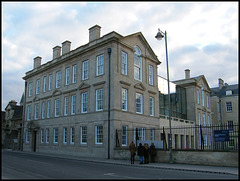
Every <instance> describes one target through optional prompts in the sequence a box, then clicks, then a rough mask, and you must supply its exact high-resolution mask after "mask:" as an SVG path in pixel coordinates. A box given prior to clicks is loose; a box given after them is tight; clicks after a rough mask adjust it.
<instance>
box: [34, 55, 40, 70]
mask: <svg viewBox="0 0 240 181" xmlns="http://www.w3.org/2000/svg"><path fill="white" fill-rule="evenodd" d="M33 60H34V63H33V68H34V69H35V68H37V67H40V66H41V60H42V57H39V56H37V57H35V58H34V59H33Z"/></svg>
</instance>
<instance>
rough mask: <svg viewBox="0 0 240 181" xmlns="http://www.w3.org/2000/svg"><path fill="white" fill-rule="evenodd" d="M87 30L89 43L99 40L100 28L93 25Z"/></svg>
mask: <svg viewBox="0 0 240 181" xmlns="http://www.w3.org/2000/svg"><path fill="white" fill-rule="evenodd" d="M88 30H89V42H91V41H93V40H96V39H98V38H100V32H101V26H99V25H95V26H93V27H91V28H89V29H88Z"/></svg>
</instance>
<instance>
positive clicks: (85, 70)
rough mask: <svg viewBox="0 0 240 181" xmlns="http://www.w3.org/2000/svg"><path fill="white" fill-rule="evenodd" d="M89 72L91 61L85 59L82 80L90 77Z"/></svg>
mask: <svg viewBox="0 0 240 181" xmlns="http://www.w3.org/2000/svg"><path fill="white" fill-rule="evenodd" d="M88 72H89V61H88V60H85V61H84V62H83V63H82V80H87V79H88Z"/></svg>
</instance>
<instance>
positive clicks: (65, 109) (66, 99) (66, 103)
mask: <svg viewBox="0 0 240 181" xmlns="http://www.w3.org/2000/svg"><path fill="white" fill-rule="evenodd" d="M67 115H68V96H66V97H64V116H67Z"/></svg>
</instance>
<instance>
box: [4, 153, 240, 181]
mask: <svg viewBox="0 0 240 181" xmlns="http://www.w3.org/2000/svg"><path fill="white" fill-rule="evenodd" d="M2 179H105V180H106V179H110V180H113V179H238V176H237V175H231V174H214V173H202V172H191V171H180V170H166V169H155V168H143V167H134V166H126V165H114V164H109V163H101V162H90V161H82V160H73V159H68V158H60V157H51V156H47V155H37V154H36V155H35V154H29V153H27V152H12V151H4V150H2Z"/></svg>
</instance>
